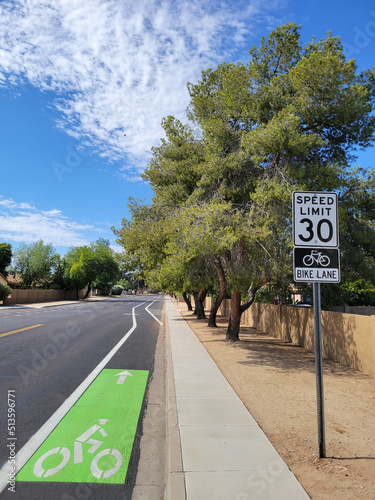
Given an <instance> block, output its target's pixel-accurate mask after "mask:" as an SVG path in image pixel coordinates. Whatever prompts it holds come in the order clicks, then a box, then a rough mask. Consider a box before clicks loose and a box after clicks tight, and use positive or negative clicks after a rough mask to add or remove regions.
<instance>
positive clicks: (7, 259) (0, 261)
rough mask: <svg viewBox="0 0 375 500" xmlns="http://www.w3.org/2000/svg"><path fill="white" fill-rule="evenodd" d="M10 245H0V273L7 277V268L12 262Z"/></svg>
mask: <svg viewBox="0 0 375 500" xmlns="http://www.w3.org/2000/svg"><path fill="white" fill-rule="evenodd" d="M12 255H13V254H12V245H11V244H10V243H0V273H1V274H2V275H3V276H7V275H8V272H7V267H8V266H10V264H11V262H12Z"/></svg>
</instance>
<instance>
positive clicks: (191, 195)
mask: <svg viewBox="0 0 375 500" xmlns="http://www.w3.org/2000/svg"><path fill="white" fill-rule="evenodd" d="M299 31H300V27H298V26H297V25H295V24H294V23H287V24H285V25H283V26H280V27H278V28H277V29H276V30H274V31H272V32H271V33H270V35H269V36H268V38H267V39H266V38H262V40H261V43H260V46H259V47H258V48H257V47H253V48H252V49H251V50H250V61H249V62H248V63H247V64H243V63H240V62H239V63H237V64H227V63H223V64H220V65H219V66H218V67H217V68H216V69H207V70H205V71H202V76H201V80H200V81H199V82H197V83H188V91H189V94H190V104H189V107H188V111H187V116H188V119H189V120H190V122H191V123H192V124H194V126H195V127H197V130H193V128H192V127H191V126H190V125H183V124H182V123H181V122H179V121H178V120H176V119H175V118H173V117H171V116H169V117H167V118H166V119H164V120H163V122H162V125H163V128H164V130H165V135H166V137H165V138H163V139H162V140H161V145H160V146H159V147H157V148H154V149H153V156H152V159H151V162H150V164H149V166H148V168H147V169H146V171H145V174H144V178H145V179H146V180H148V181H149V182H150V184H151V186H152V188H153V190H154V193H155V196H154V198H153V202H152V205H151V206H146V205H144V204H142V203H140V202H136V201H135V200H130V209H131V220H129V221H127V220H123V221H122V225H121V228H120V229H119V230H115V233H116V234H117V236H118V237H119V239H118V242H119V243H120V244H121V245H122V246H123V247H124V250H125V252H126V254H127V256H128V257H129V258H132V259H134V261H135V262H136V265H137V267H138V269H139V270H140V273H141V274H142V276H143V278H144V279H146V280H148V281H149V282H152V283H153V284H154V285H157V286H159V287H160V288H162V289H163V290H167V291H177V290H180V291H181V290H188V289H195V290H197V289H199V288H200V287H201V286H203V287H206V288H207V287H211V288H214V287H215V286H217V279H216V281H215V277H214V275H215V272H214V266H213V265H212V264H213V263H215V262H218V261H219V262H220V265H221V266H222V269H223V271H224V272H225V275H226V277H227V285H228V291H230V292H231V293H232V297H234V295H235V299H234V298H233V304H236V308H237V309H236V310H237V313H236V314H241V311H243V308H242V309H241V308H239V303H240V302H239V297H240V296H241V295H242V296H244V295H246V294H247V292H248V290H249V301H251V300H253V299H254V295H255V292H256V290H257V289H258V288H259V287H260V286H261V285H262V284H264V283H267V282H268V283H272V286H273V288H274V290H275V291H277V289H278V290H281V291H283V292H285V293H284V294H283V295H285V296H286V295H287V292H286V291H287V289H288V286H289V284H290V282H291V281H292V259H291V249H292V238H291V236H292V235H291V217H292V214H291V195H292V192H293V191H294V190H315V191H319V190H323V191H332V190H333V191H336V192H337V193H338V195H339V200H340V231H341V234H340V242H341V245H342V246H341V248H342V275H343V277H344V280H349V281H351V280H352V281H357V280H358V279H360V278H361V276H363V273H364V272H366V276H367V277H368V279H369V281H370V282H371V283H375V232H374V223H375V177H374V172H373V171H371V170H361V169H359V168H358V169H353V168H352V167H351V165H352V164H353V161H354V160H355V158H356V155H357V152H358V150H359V149H363V148H366V147H368V146H370V145H371V144H372V143H373V142H374V139H375V117H374V114H373V109H374V97H375V72H374V70H373V69H372V70H367V71H363V72H361V73H360V74H357V72H356V65H355V61H354V60H350V61H347V60H346V59H345V55H344V54H343V47H342V44H341V41H340V39H339V38H338V37H332V36H331V34H330V33H328V34H327V36H326V37H325V38H324V39H322V40H318V41H316V40H312V41H311V42H310V43H308V44H307V45H305V46H302V45H301V43H300V33H299ZM218 259H219V260H218ZM249 287H250V288H249ZM331 290H333V291H334V292H335V293H336V294H337V300H341V299H342V297H343V295H344V290H343V289H340V287H332V288H331ZM233 294H234V295H233ZM248 303H250V302H248ZM241 307H242V306H241ZM233 310H234V309H233ZM238 324H239V322H238Z"/></svg>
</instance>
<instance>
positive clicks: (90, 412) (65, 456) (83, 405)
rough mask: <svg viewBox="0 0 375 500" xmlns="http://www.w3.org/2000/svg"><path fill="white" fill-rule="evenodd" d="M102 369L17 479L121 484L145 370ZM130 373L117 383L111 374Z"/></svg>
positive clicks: (143, 388)
mask: <svg viewBox="0 0 375 500" xmlns="http://www.w3.org/2000/svg"><path fill="white" fill-rule="evenodd" d="M118 371H119V370H118V369H117V370H114V369H105V370H103V371H102V372H101V373H100V374H99V375H98V377H97V378H96V379H95V380H94V382H93V383H92V384H91V385H90V387H89V388H88V389H87V390H86V391H85V392H84V393H83V395H82V396H81V397H80V398H79V400H78V401H77V402H76V404H75V405H74V406H73V407H72V408H71V410H70V411H69V412H68V413H67V414H66V415H65V417H64V418H63V419H62V420H61V422H60V423H59V425H58V426H57V427H56V428H55V429H54V430H53V432H52V433H51V434H50V435H49V436H48V438H47V439H46V440H45V441H44V443H43V444H42V446H41V447H40V448H39V449H38V450H37V451H36V453H35V454H34V455H33V456H32V457H31V458H30V460H29V461H28V462H27V463H26V465H25V466H24V467H23V469H22V470H21V471H20V472H19V473H18V474H17V476H16V482H17V481H30V482H54V483H55V482H64V483H68V482H69V483H105V484H124V483H125V479H126V474H127V470H128V466H129V461H130V455H131V452H132V448H133V443H134V438H135V434H136V430H137V426H138V420H139V415H140V412H141V408H142V403H143V398H144V394H145V390H146V385H147V380H148V374H149V372H148V371H146V370H131V373H130V372H129V371H128V370H125V371H122V372H120V373H118ZM122 373H126V374H128V375H130V377H131V378H129V377H128V378H126V381H125V379H124V381H123V383H122V384H121V385H119V384H118V383H116V382H117V381H116V378H114V377H116V376H117V375H120V374H122Z"/></svg>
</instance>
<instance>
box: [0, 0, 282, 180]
mask: <svg viewBox="0 0 375 500" xmlns="http://www.w3.org/2000/svg"><path fill="white" fill-rule="evenodd" d="M279 3H280V1H279V0H270V2H267V7H265V5H264V3H261V2H260V1H259V0H237V1H236V2H233V1H232V0H138V1H137V2H133V1H131V0H53V1H51V0H23V1H22V2H19V1H16V0H2V1H1V3H0V85H1V84H4V80H5V79H6V83H5V84H7V85H17V84H21V83H24V82H28V83H31V84H32V85H34V86H36V87H38V88H39V89H41V90H52V91H54V92H55V93H56V94H57V97H56V102H55V106H56V107H57V109H58V110H59V111H60V112H61V119H60V120H59V126H60V127H61V128H63V129H64V130H65V131H66V132H67V133H69V134H71V135H72V136H74V137H76V138H78V139H80V140H81V141H82V143H85V142H86V143H87V144H90V145H93V146H94V147H95V148H96V149H97V150H98V151H99V153H100V154H101V155H103V156H106V157H108V158H109V159H119V158H123V159H124V160H125V163H126V164H127V165H128V167H129V168H130V166H131V165H133V167H134V168H133V172H134V171H137V170H139V169H140V168H141V167H142V166H144V160H145V158H147V156H148V154H149V151H150V149H151V146H153V145H155V144H156V143H157V142H158V140H159V138H160V137H161V135H162V131H161V128H160V121H161V118H162V117H163V116H166V115H168V114H172V115H175V116H176V117H178V118H183V117H184V112H185V108H186V105H187V103H188V94H187V90H186V83H187V81H196V80H197V79H198V78H199V77H200V71H201V70H202V69H205V68H207V67H210V66H215V65H216V64H217V63H218V62H221V61H222V60H224V59H225V58H226V57H227V58H229V59H230V58H231V57H232V55H233V54H234V53H236V51H237V50H238V49H239V48H241V47H242V48H243V49H248V48H249V46H247V44H246V42H247V43H248V41H247V39H248V38H249V34H250V35H251V31H252V29H253V27H254V26H255V25H256V22H257V19H258V17H257V16H260V15H262V16H263V15H264V14H268V13H270V12H272V11H274V10H275V9H276V8H277V6H278V4H279ZM124 133H126V137H124ZM130 169H131V168H130Z"/></svg>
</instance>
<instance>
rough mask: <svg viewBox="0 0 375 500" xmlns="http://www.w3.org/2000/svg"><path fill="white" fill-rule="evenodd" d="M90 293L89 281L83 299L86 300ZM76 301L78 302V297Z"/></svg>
mask: <svg viewBox="0 0 375 500" xmlns="http://www.w3.org/2000/svg"><path fill="white" fill-rule="evenodd" d="M90 292H91V281H90V282H89V284H88V286H87V290H86V293H85V296H84V297H83V298H84V299H87V297H88V296H89V294H90ZM77 300H78V296H77Z"/></svg>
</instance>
